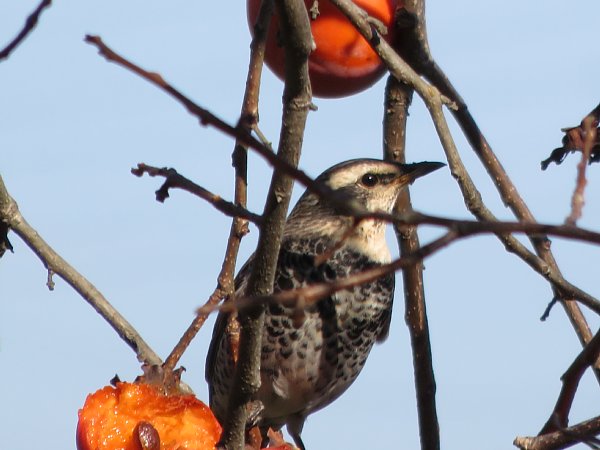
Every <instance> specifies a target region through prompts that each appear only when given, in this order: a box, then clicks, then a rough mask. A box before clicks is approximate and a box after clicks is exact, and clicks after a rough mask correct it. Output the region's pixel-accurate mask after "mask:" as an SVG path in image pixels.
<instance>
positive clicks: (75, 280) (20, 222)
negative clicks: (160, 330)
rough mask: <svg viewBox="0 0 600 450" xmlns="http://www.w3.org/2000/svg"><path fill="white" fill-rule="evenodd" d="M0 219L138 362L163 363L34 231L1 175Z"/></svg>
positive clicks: (123, 320) (100, 296)
mask: <svg viewBox="0 0 600 450" xmlns="http://www.w3.org/2000/svg"><path fill="white" fill-rule="evenodd" d="M0 220H2V221H3V222H5V223H7V224H8V226H9V227H10V229H11V230H13V231H14V232H15V233H16V234H17V235H18V236H19V237H20V238H21V239H23V241H24V242H25V243H26V244H27V245H28V246H29V248H31V250H33V252H34V253H35V254H36V255H37V256H38V258H40V260H41V261H42V263H43V264H44V267H46V269H48V272H49V273H55V274H56V275H58V276H59V277H61V278H62V279H63V280H65V281H66V282H67V283H68V284H69V285H70V286H71V287H72V288H73V289H75V291H77V293H78V294H79V295H81V296H82V297H83V298H84V299H85V301H87V302H88V303H89V304H90V305H91V306H92V307H93V308H94V309H95V310H96V311H97V312H98V313H99V314H100V315H101V316H102V317H103V318H104V320H106V321H107V322H108V323H109V324H110V326H111V327H113V329H114V330H115V331H116V332H117V334H118V335H119V336H120V337H121V339H123V340H124V341H125V342H126V343H127V345H129V346H130V347H131V348H132V349H133V351H135V353H136V355H137V358H138V360H139V361H141V362H144V363H146V364H149V365H153V364H161V363H162V360H161V359H160V358H159V356H158V355H157V354H156V353H155V352H154V351H153V350H152V349H151V348H150V347H149V346H148V344H147V343H146V342H145V341H144V340H143V339H142V337H141V336H140V335H139V333H138V332H137V331H136V330H135V329H134V328H133V326H132V325H131V324H130V323H129V322H127V320H126V319H125V318H124V317H123V316H121V314H120V313H119V312H118V311H117V310H116V309H115V308H114V307H113V306H112V305H111V304H110V303H109V302H108V300H106V298H105V297H104V296H103V295H102V294H101V293H100V291H98V289H96V287H95V286H94V285H93V284H92V283H90V282H89V281H88V280H87V279H86V278H85V277H84V276H83V275H81V274H80V273H79V272H77V271H76V270H75V269H74V268H73V267H72V266H71V265H70V264H69V263H68V262H67V261H65V260H64V259H63V258H62V257H61V256H60V255H59V254H58V253H56V252H55V251H54V250H53V249H52V247H50V246H49V245H48V244H47V243H46V241H44V239H42V237H41V236H40V235H39V234H38V233H37V231H35V230H34V229H33V228H32V227H31V226H30V225H29V224H28V223H27V221H26V220H25V218H24V217H23V216H22V215H21V212H20V211H19V207H18V206H17V203H16V202H15V201H14V199H13V198H12V197H11V196H10V194H9V193H8V191H7V190H6V186H5V185H4V181H3V180H2V177H1V176H0Z"/></svg>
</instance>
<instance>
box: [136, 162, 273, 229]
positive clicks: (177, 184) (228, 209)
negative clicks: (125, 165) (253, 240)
mask: <svg viewBox="0 0 600 450" xmlns="http://www.w3.org/2000/svg"><path fill="white" fill-rule="evenodd" d="M131 173H132V174H134V175H135V176H137V177H141V176H143V175H144V174H145V173H147V174H148V175H150V176H151V177H157V176H159V177H164V178H165V182H164V183H163V185H162V186H161V187H160V189H159V190H158V191H156V200H157V201H159V202H161V203H162V202H164V201H165V199H167V198H169V189H171V188H179V189H183V190H184V191H188V192H190V193H192V194H194V195H196V196H197V197H200V198H201V199H203V200H206V201H207V202H208V203H210V204H211V205H213V206H214V207H215V208H216V209H217V210H219V211H221V212H222V213H223V214H225V215H226V216H230V217H241V218H243V219H246V220H249V221H250V222H253V223H255V224H257V225H260V224H261V222H262V217H261V216H259V215H258V214H254V213H253V212H250V211H248V210H247V209H246V208H242V207H241V206H239V205H236V204H234V203H231V202H228V201H227V200H223V198H222V197H220V196H218V195H216V194H213V193H212V192H210V191H209V190H207V189H205V188H203V187H202V186H199V185H197V184H196V183H194V182H193V181H191V180H189V179H187V178H186V177H184V176H183V175H180V174H179V173H178V172H177V171H176V170H175V169H168V168H166V167H162V168H159V167H153V166H148V165H146V164H144V163H139V164H138V165H137V168H134V169H131Z"/></svg>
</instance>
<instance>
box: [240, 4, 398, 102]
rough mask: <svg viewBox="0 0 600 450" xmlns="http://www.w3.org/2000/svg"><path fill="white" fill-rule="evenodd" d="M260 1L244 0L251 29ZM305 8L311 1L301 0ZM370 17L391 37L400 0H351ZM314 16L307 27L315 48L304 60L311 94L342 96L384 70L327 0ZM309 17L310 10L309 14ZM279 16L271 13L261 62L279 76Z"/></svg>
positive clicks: (281, 64)
mask: <svg viewBox="0 0 600 450" xmlns="http://www.w3.org/2000/svg"><path fill="white" fill-rule="evenodd" d="M260 3H261V0H247V9H248V24H249V26H250V30H251V31H253V29H254V24H255V22H256V18H257V17H258V11H259V8H260ZM304 3H305V4H306V7H307V10H309V11H313V10H314V9H313V10H311V8H312V7H313V5H314V3H315V1H314V0H304ZM354 3H356V4H357V5H358V6H360V7H361V8H362V9H364V10H365V11H366V12H367V13H368V14H369V15H370V16H372V17H374V18H376V19H378V20H380V21H381V22H382V23H383V24H384V25H385V26H386V27H387V29H388V33H387V35H386V36H385V39H386V40H387V41H388V42H392V40H393V38H394V16H395V13H396V11H397V9H398V8H399V7H400V6H402V0H354ZM317 8H318V16H316V17H315V18H311V30H312V35H313V39H314V41H315V44H316V49H315V50H314V51H313V52H312V53H311V54H310V56H309V59H308V65H309V66H308V67H309V69H308V70H309V76H310V81H311V85H312V90H313V95H315V96H317V97H344V96H348V95H351V94H355V93H357V92H360V91H363V90H365V89H367V88H368V87H370V86H371V85H372V84H374V83H375V82H376V81H377V80H378V79H379V78H381V76H382V75H383V74H384V73H385V67H384V65H383V63H382V61H381V60H380V59H379V56H377V53H375V52H374V51H373V49H372V48H371V46H370V45H369V43H368V42H367V41H366V40H365V39H364V38H363V37H362V35H361V34H360V33H359V32H358V31H357V30H356V29H355V28H354V26H353V25H352V24H351V23H350V21H349V20H348V19H347V18H346V17H345V16H344V15H343V14H342V13H341V12H340V11H339V10H338V9H337V8H336V7H335V6H334V5H333V4H332V3H331V2H330V1H329V0H319V1H318V5H317ZM309 17H312V12H311V13H309ZM278 34H279V19H278V17H277V13H276V12H275V13H274V14H273V18H272V19H271V25H270V27H269V33H268V36H267V46H266V50H265V61H266V63H267V65H268V66H269V68H270V69H271V70H272V71H273V72H274V73H275V74H276V75H277V76H278V77H279V78H282V79H283V77H284V58H285V56H284V51H283V48H282V47H281V45H280V42H279V41H280V39H278Z"/></svg>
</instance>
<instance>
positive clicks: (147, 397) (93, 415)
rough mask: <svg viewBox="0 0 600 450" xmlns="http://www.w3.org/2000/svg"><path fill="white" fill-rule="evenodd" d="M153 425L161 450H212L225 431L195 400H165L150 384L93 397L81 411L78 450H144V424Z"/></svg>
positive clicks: (111, 389)
mask: <svg viewBox="0 0 600 450" xmlns="http://www.w3.org/2000/svg"><path fill="white" fill-rule="evenodd" d="M148 423H149V424H150V425H151V426H152V427H153V428H154V429H155V430H156V431H157V432H158V436H159V438H160V450H175V449H179V450H184V449H187V450H192V449H193V450H213V449H214V448H215V445H216V443H217V442H218V440H219V437H220V436H221V426H220V425H219V423H218V422H217V420H216V419H215V417H214V415H213V413H212V411H211V410H210V409H209V408H208V406H206V405H205V404H204V403H202V402H201V401H200V400H198V399H197V398H196V397H194V396H193V395H163V394H162V393H160V392H159V391H158V389H157V388H155V387H154V386H151V385H147V384H134V383H117V385H116V387H112V386H106V387H104V388H102V389H100V390H99V391H97V392H95V393H94V394H90V395H88V397H87V399H86V401H85V405H84V406H83V408H82V409H80V410H79V422H78V424H77V449H78V450H116V449H119V450H121V449H122V450H140V449H142V448H143V447H142V446H141V445H140V439H139V437H138V435H137V432H138V429H137V428H136V427H138V426H139V424H148Z"/></svg>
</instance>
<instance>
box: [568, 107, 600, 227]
mask: <svg viewBox="0 0 600 450" xmlns="http://www.w3.org/2000/svg"><path fill="white" fill-rule="evenodd" d="M599 114H600V105H598V106H597V107H596V108H595V109H594V110H593V111H592V112H591V113H589V114H588V115H587V116H585V118H584V119H583V120H582V121H581V128H582V129H583V136H584V138H583V148H582V151H581V160H580V161H579V164H577V182H576V184H575V190H574V191H573V197H572V199H571V214H570V215H569V217H567V220H566V223H568V224H569V225H575V224H576V223H577V220H578V219H579V218H580V217H581V215H582V214H583V205H584V203H585V200H584V191H585V185H586V184H587V180H586V178H585V172H586V169H587V166H588V164H589V161H590V155H591V154H592V148H593V147H594V145H595V144H596V133H597V127H598V115H599Z"/></svg>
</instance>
